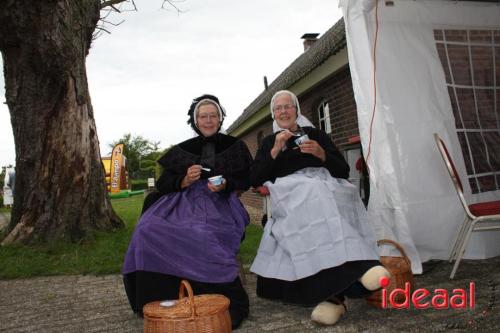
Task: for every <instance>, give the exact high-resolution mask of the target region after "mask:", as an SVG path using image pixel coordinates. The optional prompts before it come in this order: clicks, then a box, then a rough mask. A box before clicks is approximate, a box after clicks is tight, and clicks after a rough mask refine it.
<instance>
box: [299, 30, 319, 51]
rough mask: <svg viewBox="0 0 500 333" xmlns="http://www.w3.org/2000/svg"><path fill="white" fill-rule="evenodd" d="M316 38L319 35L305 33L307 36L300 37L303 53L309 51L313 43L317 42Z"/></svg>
mask: <svg viewBox="0 0 500 333" xmlns="http://www.w3.org/2000/svg"><path fill="white" fill-rule="evenodd" d="M318 36H319V34H312V33H307V34H304V35H303V36H302V37H300V38H302V39H303V40H304V52H305V51H307V50H309V48H310V47H311V46H312V45H313V44H314V43H316V41H317V40H318Z"/></svg>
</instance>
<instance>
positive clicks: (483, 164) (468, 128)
mask: <svg viewBox="0 0 500 333" xmlns="http://www.w3.org/2000/svg"><path fill="white" fill-rule="evenodd" d="M434 36H435V40H436V47H437V50H438V53H439V57H440V59H441V64H442V66H443V69H444V72H445V75H446V85H447V87H448V93H449V95H450V100H451V105H452V109H453V114H454V116H455V128H456V131H457V134H458V139H459V141H460V145H461V148H462V153H463V156H464V160H465V166H466V169H467V176H468V180H469V184H470V187H471V190H472V193H480V192H487V191H495V190H499V189H500V186H499V185H500V87H499V84H500V75H499V74H498V73H499V70H500V38H499V36H500V30H445V29H443V30H434Z"/></svg>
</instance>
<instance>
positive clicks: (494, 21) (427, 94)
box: [340, 0, 500, 274]
mask: <svg viewBox="0 0 500 333" xmlns="http://www.w3.org/2000/svg"><path fill="white" fill-rule="evenodd" d="M387 3H389V6H387V4H386V1H379V2H378V22H379V30H378V40H377V48H376V85H377V90H376V97H377V104H376V105H377V106H376V110H375V117H374V121H373V130H372V143H371V153H370V158H369V161H368V164H369V167H370V185H371V189H370V203H369V207H368V212H369V216H370V217H371V221H372V222H373V223H374V227H375V230H376V232H377V236H378V238H379V239H380V238H389V239H394V240H397V241H398V242H399V243H401V244H402V245H403V247H404V248H405V249H406V251H407V253H408V255H409V256H410V259H411V261H412V269H413V272H414V273H416V274H419V273H421V272H422V265H421V263H422V262H425V261H427V260H429V259H447V258H448V255H449V249H450V246H451V242H452V241H453V237H454V236H455V233H456V231H457V228H458V226H459V225H460V223H461V222H462V221H463V218H464V211H463V209H462V207H461V206H460V203H459V200H458V197H457V194H456V192H455V189H454V187H453V185H452V183H451V180H450V177H449V176H448V174H447V172H446V169H445V167H444V164H443V161H442V159H441V156H440V155H439V152H438V150H437V148H436V145H435V142H434V138H433V133H435V132H436V133H439V134H440V136H441V137H442V138H443V140H444V141H445V143H446V144H447V145H448V149H449V150H450V154H451V155H452V158H453V159H454V161H455V164H456V166H457V169H458V172H459V174H460V175H461V178H462V179H463V180H466V171H465V164H464V160H463V156H462V152H461V149H460V145H459V141H458V137H457V134H456V130H455V121H454V116H453V112H452V107H451V103H450V98H449V95H448V91H447V87H446V81H445V75H444V71H443V68H442V66H441V62H440V60H439V56H438V53H437V50H436V42H435V40H434V32H433V30H434V29H443V28H448V29H491V30H497V29H500V6H499V5H498V4H491V3H490V4H487V3H474V2H458V1H435V0H434V1H404V0H400V1H397V0H396V1H387ZM390 3H392V5H390ZM375 5H376V1H375V0H340V7H341V8H342V10H343V13H344V20H345V26H346V34H347V46H348V55H349V66H350V70H351V75H352V83H353V89H354V94H355V99H356V104H357V110H358V119H359V128H360V136H361V141H362V145H363V152H364V155H365V156H367V153H368V143H369V130H370V121H371V117H372V109H373V104H374V86H373V45H374V39H375V38H374V37H375V27H376V24H375ZM463 183H464V187H465V188H464V190H465V193H466V198H468V200H469V201H470V202H471V203H472V202H475V201H476V202H477V201H479V200H499V197H500V193H499V191H496V192H486V193H482V194H481V195H471V191H470V186H469V184H468V182H467V181H463ZM480 196H481V197H480ZM499 239H500V233H498V232H495V233H493V232H489V233H475V234H474V235H473V236H472V239H471V242H470V243H469V246H468V250H467V252H466V256H465V257H466V258H477V259H479V258H487V257H491V256H495V255H498V254H500V241H499ZM387 251H388V249H386V248H384V249H383V251H382V254H387Z"/></svg>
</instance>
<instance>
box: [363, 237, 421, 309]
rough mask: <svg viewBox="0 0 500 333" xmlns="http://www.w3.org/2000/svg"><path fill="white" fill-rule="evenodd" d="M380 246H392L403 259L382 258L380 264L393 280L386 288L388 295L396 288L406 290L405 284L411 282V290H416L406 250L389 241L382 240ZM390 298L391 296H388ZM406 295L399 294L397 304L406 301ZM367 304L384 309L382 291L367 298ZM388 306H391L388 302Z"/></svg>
mask: <svg viewBox="0 0 500 333" xmlns="http://www.w3.org/2000/svg"><path fill="white" fill-rule="evenodd" d="M377 244H378V245H379V246H380V245H381V244H392V245H394V247H395V248H396V249H398V250H399V252H400V253H401V255H402V257H391V256H381V257H380V262H381V263H382V265H383V266H384V267H385V268H386V269H387V270H388V271H389V272H390V273H391V279H390V283H389V285H388V286H387V287H386V290H387V295H390V293H391V291H393V290H394V289H396V288H401V289H404V287H405V283H406V282H410V288H415V284H414V281H413V273H412V272H411V262H410V259H409V258H408V256H407V255H406V252H405V250H404V249H403V248H402V247H401V245H399V244H398V243H396V242H394V241H392V240H389V239H381V240H379V241H378V242H377ZM410 293H411V290H410ZM387 297H389V296H387ZM403 298H404V295H401V294H398V295H396V297H395V300H396V301H397V302H402V301H404V299H403ZM366 302H367V303H368V304H370V305H371V306H374V307H377V308H382V291H381V290H377V291H375V292H373V293H371V294H370V295H369V296H367V297H366ZM387 306H388V307H389V306H390V304H389V302H387Z"/></svg>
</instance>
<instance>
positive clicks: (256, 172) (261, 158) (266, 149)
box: [250, 135, 275, 187]
mask: <svg viewBox="0 0 500 333" xmlns="http://www.w3.org/2000/svg"><path fill="white" fill-rule="evenodd" d="M273 146H274V135H270V136H267V137H266V138H264V140H262V144H261V146H260V147H259V149H258V150H257V154H256V155H255V160H254V162H253V165H252V170H251V172H250V182H251V185H252V186H253V187H257V186H261V185H262V184H264V183H265V182H266V181H268V180H272V179H273V167H274V163H275V160H274V159H273V158H272V157H271V149H272V148H273Z"/></svg>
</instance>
